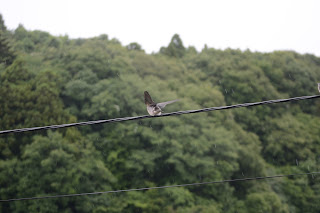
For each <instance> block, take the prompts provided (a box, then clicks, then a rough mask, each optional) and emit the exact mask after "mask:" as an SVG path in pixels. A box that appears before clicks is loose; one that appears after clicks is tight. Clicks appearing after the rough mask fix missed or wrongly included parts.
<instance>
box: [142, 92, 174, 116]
mask: <svg viewBox="0 0 320 213" xmlns="http://www.w3.org/2000/svg"><path fill="white" fill-rule="evenodd" d="M176 101H179V99H177V100H173V101H166V102H162V103H155V102H153V100H152V98H151V96H150V95H149V93H148V92H147V91H144V103H145V104H146V105H147V111H148V113H149V114H150V115H152V116H155V115H161V111H162V109H163V108H164V107H165V106H166V105H167V104H172V103H174V102H176Z"/></svg>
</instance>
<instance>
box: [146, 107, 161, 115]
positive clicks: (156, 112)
mask: <svg viewBox="0 0 320 213" xmlns="http://www.w3.org/2000/svg"><path fill="white" fill-rule="evenodd" d="M147 111H148V113H149V114H150V115H152V116H154V115H161V110H160V109H159V108H157V110H156V108H155V107H147Z"/></svg>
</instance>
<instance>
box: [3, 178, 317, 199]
mask: <svg viewBox="0 0 320 213" xmlns="http://www.w3.org/2000/svg"><path fill="white" fill-rule="evenodd" d="M314 174H320V172H309V173H295V174H288V175H274V176H265V177H251V178H240V179H231V180H220V181H210V182H201V183H186V184H179V185H170V186H154V187H145V188H137V189H121V190H113V191H104V192H87V193H79V194H64V195H48V196H42V197H25V198H12V199H7V200H0V202H13V201H23V200H39V199H50V198H63V197H75V196H87V195H99V194H110V193H120V192H132V191H145V190H150V189H165V188H174V187H186V186H199V185H207V184H217V183H229V182H238V181H250V180H263V179H272V178H280V177H293V176H298V175H299V176H301V175H312V177H313V175H314Z"/></svg>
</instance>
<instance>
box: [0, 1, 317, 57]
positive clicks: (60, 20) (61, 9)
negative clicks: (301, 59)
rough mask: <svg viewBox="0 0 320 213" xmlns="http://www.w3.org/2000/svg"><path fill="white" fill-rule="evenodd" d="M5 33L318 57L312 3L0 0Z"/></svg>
mask: <svg viewBox="0 0 320 213" xmlns="http://www.w3.org/2000/svg"><path fill="white" fill-rule="evenodd" d="M0 5H1V6H0V13H1V14H2V15H3V18H4V20H5V24H6V26H7V27H8V28H9V29H11V30H12V29H15V28H17V26H18V25H19V23H21V24H23V25H24V27H25V28H26V29H28V30H36V29H37V30H43V31H47V32H50V33H51V34H53V35H66V34H67V35H68V36H69V37H71V38H78V37H82V38H88V37H93V36H98V35H100V34H108V35H109V37H110V38H117V39H118V40H120V41H121V43H122V44H123V45H127V44H129V43H130V42H138V43H139V44H141V45H142V47H143V49H145V50H146V51H147V52H148V53H150V52H152V51H154V52H157V51H158V50H159V49H160V47H161V46H166V45H168V43H169V42H170V39H171V37H172V36H173V34H175V33H178V34H179V35H180V37H181V39H182V41H183V43H184V45H185V46H190V45H192V46H195V47H196V48H197V49H198V50H201V49H202V48H203V46H204V44H207V45H208V46H209V47H213V48H218V49H225V48H228V47H230V48H240V49H242V50H245V49H247V48H249V49H250V50H252V51H260V52H270V51H274V50H294V51H297V52H299V53H312V54H316V55H317V56H320V27H319V23H320V12H319V11H320V1H317V0H300V1H297V0H241V1H240V0H225V1H222V0H219V1H214V0H211V1H209V0H208V1H206V0H196V1H188V0H161V1H152V0H135V1H132V0H114V1H108V0H105V1H103V0H101V1H98V0H90V1H81V0H55V1H49V0H0Z"/></svg>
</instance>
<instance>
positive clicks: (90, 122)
mask: <svg viewBox="0 0 320 213" xmlns="http://www.w3.org/2000/svg"><path fill="white" fill-rule="evenodd" d="M314 98H320V95H312V96H301V97H294V98H287V99H277V100H269V101H261V102H254V103H243V104H236V105H230V106H221V107H210V108H203V109H196V110H187V111H178V112H170V113H163V114H162V115H160V116H150V115H141V116H135V117H124V118H112V119H107V120H97V121H85V122H78V123H70V124H60V125H51V126H40V127H30V128H22V129H11V130H3V131H0V134H8V133H17V132H29V131H36V130H43V129H58V128H65V127H72V126H84V125H92V124H102V123H114V122H121V121H129V120H139V119H145V118H156V117H166V116H173V115H183V114H192V113H198V112H209V111H215V110H225V109H233V108H240V107H250V106H258V105H263V104H274V103H282V102H288V101H300V100H306V99H314Z"/></svg>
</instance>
